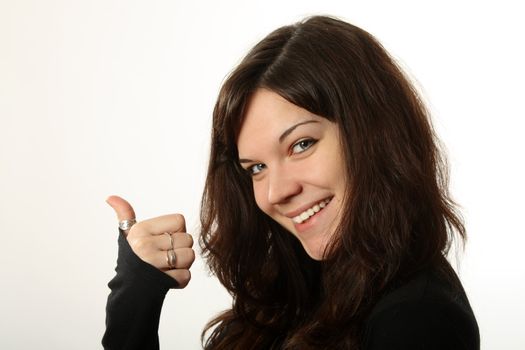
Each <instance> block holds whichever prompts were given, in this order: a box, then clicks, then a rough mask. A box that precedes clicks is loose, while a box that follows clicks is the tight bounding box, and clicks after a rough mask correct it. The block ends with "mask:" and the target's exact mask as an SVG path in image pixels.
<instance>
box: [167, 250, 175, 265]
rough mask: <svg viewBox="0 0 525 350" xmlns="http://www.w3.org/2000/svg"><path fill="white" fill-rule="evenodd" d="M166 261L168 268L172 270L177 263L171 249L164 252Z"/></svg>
mask: <svg viewBox="0 0 525 350" xmlns="http://www.w3.org/2000/svg"><path fill="white" fill-rule="evenodd" d="M166 260H167V261H168V266H169V267H170V268H172V269H174V268H175V263H176V262H177V257H176V256H175V251H174V250H173V249H170V250H168V251H167V252H166Z"/></svg>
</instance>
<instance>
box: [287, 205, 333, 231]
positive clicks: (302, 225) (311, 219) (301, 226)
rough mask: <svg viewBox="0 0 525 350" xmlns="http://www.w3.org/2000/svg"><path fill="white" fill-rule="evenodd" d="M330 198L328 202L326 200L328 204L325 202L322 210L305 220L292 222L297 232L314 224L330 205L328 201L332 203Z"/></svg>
mask: <svg viewBox="0 0 525 350" xmlns="http://www.w3.org/2000/svg"><path fill="white" fill-rule="evenodd" d="M332 199H333V198H332ZM332 199H330V202H328V204H326V206H325V207H324V208H323V209H322V210H320V211H318V212H317V213H315V214H314V215H313V216H311V217H309V218H308V219H307V220H306V221H304V222H301V223H300V224H298V223H296V222H294V223H293V225H294V227H295V229H296V230H297V232H304V231H306V230H309V229H310V228H312V227H313V226H315V224H316V223H317V221H319V220H320V219H321V218H322V217H323V214H324V212H325V211H326V209H327V208H328V207H329V206H330V203H332Z"/></svg>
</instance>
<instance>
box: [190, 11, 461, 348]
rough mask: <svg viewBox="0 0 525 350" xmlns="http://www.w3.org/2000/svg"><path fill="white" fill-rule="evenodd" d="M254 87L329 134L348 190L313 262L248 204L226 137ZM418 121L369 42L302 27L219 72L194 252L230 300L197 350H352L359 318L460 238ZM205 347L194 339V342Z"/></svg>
mask: <svg viewBox="0 0 525 350" xmlns="http://www.w3.org/2000/svg"><path fill="white" fill-rule="evenodd" d="M258 88H266V89H269V90H272V91H274V92H276V93H278V94H279V95H281V96H282V97H284V98H285V99H286V100H288V101H289V102H291V103H293V104H295V105H297V106H300V107H302V108H305V109H307V110H308V111H310V112H312V113H314V114H316V115H319V116H322V117H324V118H327V119H329V120H331V121H333V122H335V123H337V125H338V127H339V130H340V135H342V137H341V139H342V140H341V142H342V148H343V150H344V155H343V156H344V158H345V159H346V162H345V163H344V164H341V166H343V167H345V172H346V175H347V180H348V182H347V183H348V184H349V186H348V187H349V190H348V193H347V197H346V198H345V202H344V213H343V218H342V221H341V224H340V227H339V228H338V231H337V234H335V235H334V237H336V238H335V239H334V240H333V242H331V245H330V246H329V248H328V250H327V251H326V254H325V259H324V260H323V261H322V262H316V261H314V260H312V259H311V258H309V257H308V256H307V255H306V253H305V252H304V249H303V248H302V247H301V245H300V243H299V242H298V241H297V239H296V238H295V237H294V236H292V235H291V234H290V233H289V232H287V231H286V230H285V229H284V228H282V227H281V226H280V225H278V224H277V223H276V222H274V221H273V220H272V219H271V218H270V217H268V216H267V215H265V214H264V213H263V212H262V211H261V210H260V209H259V208H258V207H257V205H256V202H255V199H254V195H253V189H252V183H251V178H250V177H249V176H248V175H247V174H246V171H244V170H243V169H242V168H241V166H240V165H239V162H238V153H237V147H236V138H237V134H238V132H239V129H240V127H241V125H242V121H243V117H244V109H245V106H246V105H247V102H248V100H249V98H250V97H251V96H252V94H253V93H254V91H255V90H256V89H258ZM447 188H448V185H447V171H446V164H445V162H444V159H443V158H442V156H441V152H440V151H439V147H438V143H437V139H436V137H435V134H434V131H433V129H432V126H431V123H430V120H429V115H428V112H427V110H426V109H425V107H424V105H423V103H422V101H421V99H420V98H419V96H418V94H417V92H416V91H415V89H414V88H413V86H412V85H411V84H410V82H409V81H408V79H407V78H406V77H405V75H404V73H403V72H402V70H401V69H400V68H399V67H398V65H397V64H396V63H395V62H394V60H393V59H392V58H391V57H390V56H389V55H388V53H387V52H386V51H385V49H384V48H383V47H382V46H381V44H380V43H379V42H378V41H377V40H376V39H375V38H374V37H373V36H371V35H370V34H369V33H367V32H366V31H364V30H362V29H360V28H358V27H356V26H353V25H351V24H348V23H346V22H343V21H341V20H338V19H335V18H330V17H322V16H316V17H311V18H307V19H306V20H304V21H301V22H299V23H296V24H294V25H290V26H285V27H282V28H279V29H277V30H276V31H274V32H272V33H271V34H269V35H268V36H267V37H266V38H264V39H263V40H262V41H261V42H259V43H258V44H257V45H256V46H255V47H254V48H253V49H252V50H251V51H250V52H249V53H248V54H247V56H246V57H245V58H244V59H243V61H242V62H241V63H240V64H239V66H238V67H237V68H235V70H234V71H233V72H232V73H231V74H230V75H229V77H228V78H227V80H226V81H225V83H224V84H223V87H222V89H221V91H220V93H219V97H218V99H217V103H216V105H215V109H214V112H213V130H212V142H211V155H210V163H209V168H208V176H207V179H206V185H205V190H204V194H203V199H202V210H201V224H202V232H201V237H200V242H201V246H202V248H203V252H204V254H205V257H206V258H207V261H208V264H209V267H210V269H211V271H212V272H213V273H214V274H215V275H217V277H218V278H219V280H220V282H221V283H222V284H223V285H224V286H225V287H226V288H227V290H228V291H229V292H230V293H231V295H232V296H233V305H232V309H231V310H227V311H225V312H224V313H222V314H221V315H219V316H217V317H216V318H215V319H214V320H212V321H211V322H210V323H209V324H208V325H207V327H206V328H205V330H204V331H203V342H204V345H205V347H206V348H208V349H243V350H244V349H272V348H279V349H280V348H283V349H325V348H330V349H339V348H344V349H347V348H355V349H358V348H359V342H360V336H361V332H362V325H363V321H364V319H365V317H366V316H367V314H368V313H369V312H370V309H371V307H372V306H373V305H374V303H375V302H376V301H377V300H378V298H379V297H380V296H381V295H382V294H383V293H384V292H385V291H386V290H388V289H389V288H392V287H393V285H395V284H396V283H401V282H402V281H404V280H406V279H408V278H410V277H411V276H413V275H414V274H415V273H417V272H418V271H420V270H422V269H425V268H428V267H433V268H436V269H437V270H438V271H441V272H442V273H443V275H444V276H445V277H446V278H448V279H449V280H450V281H451V282H454V283H455V282H457V280H456V277H455V274H454V272H453V270H452V269H451V268H450V265H448V263H447V262H446V259H445V256H446V254H447V252H448V249H449V247H450V242H451V239H452V236H454V235H458V236H459V237H461V238H465V229H464V226H463V223H462V220H461V218H460V216H459V214H458V213H457V212H456V210H455V204H454V203H453V202H452V200H451V199H450V197H449V194H448V190H447ZM208 333H210V334H209V337H208V338H207V339H206V340H204V339H205V336H206V335H207V334H208Z"/></svg>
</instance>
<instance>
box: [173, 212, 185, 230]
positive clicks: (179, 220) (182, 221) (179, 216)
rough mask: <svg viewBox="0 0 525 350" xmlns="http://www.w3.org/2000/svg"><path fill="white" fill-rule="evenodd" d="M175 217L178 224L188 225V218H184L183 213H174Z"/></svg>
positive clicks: (181, 225)
mask: <svg viewBox="0 0 525 350" xmlns="http://www.w3.org/2000/svg"><path fill="white" fill-rule="evenodd" d="M173 218H174V220H175V222H176V224H177V226H180V227H183V226H185V225H186V219H184V215H182V214H178V213H177V214H174V215H173Z"/></svg>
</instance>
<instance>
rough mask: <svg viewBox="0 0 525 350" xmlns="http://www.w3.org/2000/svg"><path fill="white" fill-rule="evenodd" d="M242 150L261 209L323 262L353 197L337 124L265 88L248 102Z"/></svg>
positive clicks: (240, 156) (245, 166) (240, 147)
mask: <svg viewBox="0 0 525 350" xmlns="http://www.w3.org/2000/svg"><path fill="white" fill-rule="evenodd" d="M237 146H238V149H239V158H240V160H239V162H240V163H241V165H242V166H243V167H244V168H245V169H246V170H247V171H248V173H250V175H251V176H252V178H253V192H254V196H255V202H256V203H257V206H258V207H259V208H260V209H261V210H262V211H263V212H264V213H265V214H266V215H268V216H269V217H271V218H272V219H273V220H275V221H276V222H277V223H279V224H280V225H281V226H282V227H284V228H286V229H287V230H288V231H289V232H291V233H292V234H294V235H295V236H296V237H297V238H298V239H299V241H300V242H301V244H302V245H303V247H304V249H305V250H306V252H307V253H308V255H310V256H311V257H312V258H314V259H316V260H321V259H322V258H323V252H324V249H325V247H326V244H327V243H328V242H329V240H330V237H331V236H332V234H333V233H334V230H335V228H336V227H337V225H338V223H339V217H340V214H341V205H342V202H343V198H344V196H345V193H346V192H347V189H346V188H345V187H346V186H345V182H346V176H345V174H344V169H343V167H342V166H341V164H343V162H344V160H343V157H342V155H343V152H342V149H341V141H340V138H339V131H338V128H337V125H336V124H335V123H333V122H330V121H329V120H328V119H326V118H321V117H319V116H316V115H314V114H312V113H310V112H308V111H307V110H305V109H303V108H300V107H298V106H296V105H294V104H292V103H290V102H288V101H286V100H285V99H284V98H282V97H281V96H279V95H278V94H276V93H275V92H272V91H270V90H266V89H260V90H257V91H256V92H255V93H254V94H253V96H252V97H251V99H250V101H249V103H248V106H247V108H246V114H245V118H244V122H243V124H242V128H241V131H240V133H239V137H238V140H237ZM246 158H249V159H246ZM321 209H322V210H321Z"/></svg>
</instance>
